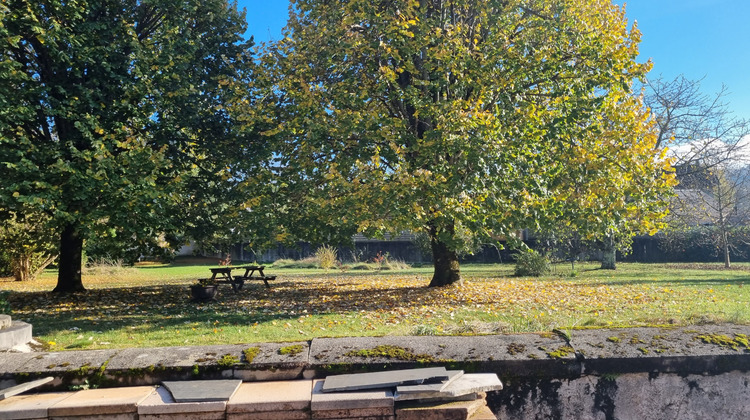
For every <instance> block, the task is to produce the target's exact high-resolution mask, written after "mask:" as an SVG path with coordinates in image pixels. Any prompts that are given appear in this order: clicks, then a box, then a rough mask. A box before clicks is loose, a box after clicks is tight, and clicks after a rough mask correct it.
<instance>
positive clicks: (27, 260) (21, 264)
mask: <svg viewBox="0 0 750 420" xmlns="http://www.w3.org/2000/svg"><path fill="white" fill-rule="evenodd" d="M11 266H12V267H13V277H14V278H15V279H16V281H26V280H28V277H29V272H30V271H31V255H28V254H22V255H19V256H18V257H15V258H14V261H13V262H12V263H11Z"/></svg>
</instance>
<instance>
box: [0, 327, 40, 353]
mask: <svg viewBox="0 0 750 420" xmlns="http://www.w3.org/2000/svg"><path fill="white" fill-rule="evenodd" d="M31 328H32V327H31V324H27V323H25V322H23V321H13V322H11V325H10V326H8V327H5V328H3V329H0V349H12V348H13V347H16V346H20V345H23V344H26V343H28V342H30V341H31V340H32V339H33V337H32V333H31Z"/></svg>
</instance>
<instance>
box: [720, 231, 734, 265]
mask: <svg viewBox="0 0 750 420" xmlns="http://www.w3.org/2000/svg"><path fill="white" fill-rule="evenodd" d="M721 241H722V242H723V243H722V244H721V245H722V248H724V249H723V251H724V268H732V262H731V261H730V260H729V235H727V232H726V231H724V232H722V233H721Z"/></svg>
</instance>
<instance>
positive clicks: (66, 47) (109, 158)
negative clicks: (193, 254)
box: [0, 0, 265, 291]
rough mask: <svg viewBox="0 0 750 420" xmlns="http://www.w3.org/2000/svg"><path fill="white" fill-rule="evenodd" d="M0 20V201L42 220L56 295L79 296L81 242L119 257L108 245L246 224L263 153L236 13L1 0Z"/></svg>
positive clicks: (166, 2)
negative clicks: (53, 243)
mask: <svg viewBox="0 0 750 420" xmlns="http://www.w3.org/2000/svg"><path fill="white" fill-rule="evenodd" d="M6 4H7V5H8V6H6ZM105 17H106V18H105ZM0 19H2V24H0V38H2V39H3V40H4V42H2V43H0V56H2V57H4V59H3V61H2V62H0V80H2V83H0V104H2V109H3V112H2V113H0V161H1V162H3V165H2V166H0V179H2V180H3V182H4V188H3V189H2V190H1V191H0V207H3V208H7V209H9V210H13V211H19V210H20V209H21V208H27V207H29V208H31V209H32V210H34V211H38V212H41V213H44V214H47V215H49V216H50V217H51V219H52V220H51V226H52V227H53V230H54V231H55V232H56V233H57V234H59V235H60V243H61V246H60V261H59V265H60V273H59V282H58V287H57V288H56V290H58V291H77V290H81V289H83V284H82V282H81V279H80V267H81V261H80V255H81V249H82V247H83V244H84V242H85V241H86V239H89V238H95V242H96V244H97V247H96V248H98V249H102V248H103V249H107V250H108V252H96V253H97V254H98V255H103V254H105V253H106V254H110V255H112V256H113V257H116V258H126V257H127V256H126V255H115V252H114V250H116V249H123V250H128V251H130V252H131V254H132V253H136V252H144V251H149V250H151V251H155V250H156V249H157V248H163V247H167V246H169V247H172V246H177V245H179V244H180V243H181V242H182V241H181V240H180V235H181V234H184V233H186V231H187V233H188V234H190V235H192V236H195V237H197V238H204V237H207V236H209V234H208V233H207V232H215V233H216V234H217V235H226V234H227V233H226V232H230V229H229V227H228V226H227V225H228V224H229V223H228V221H229V220H231V218H232V216H237V219H238V220H242V219H243V218H247V217H251V216H250V212H248V211H246V210H247V209H248V208H250V207H256V206H257V205H258V204H260V203H256V202H248V201H247V200H248V197H249V195H248V194H245V192H247V191H248V190H254V191H255V193H254V197H257V196H259V195H261V193H262V188H260V187H258V188H256V187H257V183H258V182H259V179H258V178H256V175H257V174H258V173H259V172H260V170H258V165H259V164H258V163H257V162H262V161H263V159H262V158H260V156H258V155H256V152H258V151H259V150H261V147H260V143H253V142H252V141H251V140H250V137H252V135H253V126H252V124H251V123H250V121H253V118H252V114H253V112H252V100H253V98H252V94H253V93H252V92H253V90H252V89H250V87H249V85H248V82H249V81H250V80H251V79H252V67H253V60H252V56H251V50H250V48H251V46H252V41H246V40H245V39H244V38H243V37H244V32H245V26H246V24H245V22H244V16H243V15H242V14H241V13H240V12H238V11H237V9H236V5H234V4H228V3H227V2H226V1H224V0H200V1H198V0H177V1H172V0H154V1H148V2H144V1H134V0H101V1H80V2H63V1H60V0H41V1H34V2H28V1H23V0H12V1H11V2H10V3H7V2H6V3H3V5H2V6H0ZM256 158H257V159H256ZM261 185H265V184H261ZM263 213H264V212H262V211H258V212H255V213H253V214H252V217H255V216H258V217H260V214H263ZM232 227H234V228H236V227H237V225H234V226H232ZM238 234H239V232H238ZM148 253H149V254H150V253H151V252H148Z"/></svg>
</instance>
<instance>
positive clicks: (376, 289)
mask: <svg viewBox="0 0 750 420" xmlns="http://www.w3.org/2000/svg"><path fill="white" fill-rule="evenodd" d="M596 267H597V265H595V264H578V265H577V266H576V270H577V274H576V275H575V276H571V269H570V266H569V265H558V266H557V267H556V269H555V271H556V272H555V273H554V274H553V275H550V276H546V277H542V278H520V277H513V276H512V273H513V266H512V265H479V264H474V265H464V266H463V267H462V273H463V275H464V277H465V279H466V282H465V285H464V286H463V287H446V288H438V289H429V288H427V287H426V285H427V284H428V283H429V280H430V276H431V273H432V268H431V267H422V268H412V269H407V270H400V271H379V272H376V271H346V272H342V271H340V270H331V271H328V272H326V271H323V270H315V269H273V268H267V269H266V272H267V273H270V274H276V275H278V279H277V280H275V281H274V282H272V288H270V289H266V288H265V287H263V285H262V283H261V282H250V283H248V284H246V286H245V289H243V290H242V291H240V292H239V293H236V294H235V293H233V292H232V290H231V287H230V286H228V285H222V286H220V292H219V296H218V299H217V301H216V302H211V303H206V304H200V303H193V302H191V301H190V296H189V290H188V286H189V285H190V284H192V283H194V282H195V280H196V279H198V278H201V277H208V276H209V275H210V273H209V271H208V266H207V265H200V264H193V265H186V264H175V265H150V266H140V267H135V268H114V269H111V270H109V269H102V270H93V271H91V272H89V273H87V274H85V275H84V285H85V286H86V287H87V288H88V289H89V290H88V291H87V292H85V293H82V294H79V295H73V296H57V295H54V294H51V293H49V291H50V290H52V288H53V287H54V285H55V281H56V278H55V276H56V273H55V272H51V271H50V272H47V273H45V274H44V275H43V276H42V277H41V278H40V279H37V280H35V281H34V282H27V283H18V282H14V281H12V279H7V278H3V279H0V290H9V291H10V296H9V301H10V304H11V308H12V310H13V313H12V314H11V315H12V316H13V318H14V319H19V320H24V321H27V322H31V323H32V324H33V326H34V335H35V336H36V337H38V338H39V339H40V340H41V341H43V342H45V343H48V344H49V347H50V349H51V350H65V349H102V348H122V347H156V346H174V345H200V344H218V343H223V344H227V343H251V342H261V341H295V340H309V339H311V338H313V337H338V336H362V335H371V336H377V335H408V334H423V335H426V334H430V335H432V334H484V333H504V332H531V331H549V330H551V329H553V328H585V327H602V326H612V327H620V326H642V325H668V324H671V325H688V324H698V323H712V322H731V323H742V324H747V323H750V265H738V266H737V267H736V268H734V269H732V270H721V269H720V266H718V265H713V264H700V265H698V264H690V265H687V264H681V265H680V264H668V265H665V264H620V265H619V268H618V270H616V271H605V270H597V269H596Z"/></svg>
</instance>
